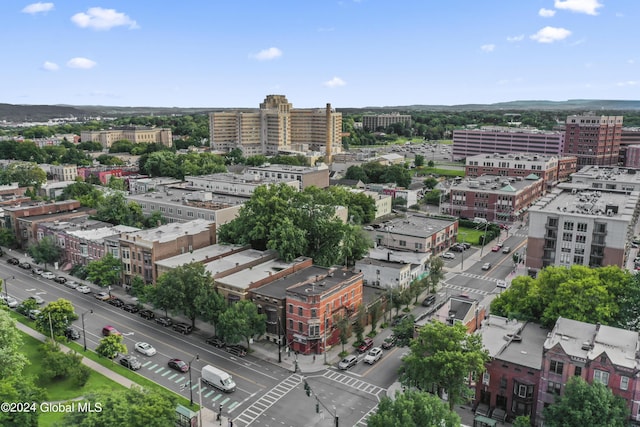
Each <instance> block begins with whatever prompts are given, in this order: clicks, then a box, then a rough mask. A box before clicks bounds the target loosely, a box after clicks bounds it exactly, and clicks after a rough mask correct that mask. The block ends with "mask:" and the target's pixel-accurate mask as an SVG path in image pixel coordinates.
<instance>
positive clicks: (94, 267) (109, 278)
mask: <svg viewBox="0 0 640 427" xmlns="http://www.w3.org/2000/svg"><path fill="white" fill-rule="evenodd" d="M86 272H87V279H89V280H90V281H92V282H93V283H95V284H96V285H99V286H102V287H107V286H115V285H117V284H118V283H120V274H121V272H122V262H121V261H120V260H119V259H118V258H116V257H114V256H113V254H111V253H107V254H106V255H105V256H104V257H102V258H101V259H96V260H94V261H90V262H89V263H88V264H87V267H86Z"/></svg>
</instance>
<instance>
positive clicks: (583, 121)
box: [564, 114, 623, 167]
mask: <svg viewBox="0 0 640 427" xmlns="http://www.w3.org/2000/svg"><path fill="white" fill-rule="evenodd" d="M622 121H623V116H600V115H594V114H585V115H580V116H575V115H574V116H568V117H567V120H566V124H565V145H564V153H565V154H566V155H573V156H576V157H577V158H578V167H582V166H587V165H598V166H615V165H617V164H618V160H619V159H618V157H619V154H620V141H621V139H622Z"/></svg>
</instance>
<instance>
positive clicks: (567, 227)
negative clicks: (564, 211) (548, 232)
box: [564, 221, 573, 230]
mask: <svg viewBox="0 0 640 427" xmlns="http://www.w3.org/2000/svg"><path fill="white" fill-rule="evenodd" d="M564 229H565V230H573V222H572V221H569V222H565V223H564Z"/></svg>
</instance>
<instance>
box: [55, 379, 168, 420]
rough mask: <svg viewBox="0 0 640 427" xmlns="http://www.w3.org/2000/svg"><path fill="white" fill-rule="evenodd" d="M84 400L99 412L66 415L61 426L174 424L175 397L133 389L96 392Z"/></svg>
mask: <svg viewBox="0 0 640 427" xmlns="http://www.w3.org/2000/svg"><path fill="white" fill-rule="evenodd" d="M87 400H88V401H89V403H91V405H92V407H94V408H95V407H96V405H100V407H101V409H102V410H101V411H100V412H97V411H96V412H80V411H75V412H70V413H68V414H67V415H65V418H64V420H63V423H62V424H63V425H68V426H73V427H124V426H133V427H136V426H144V427H166V426H172V425H175V417H176V406H177V404H178V399H177V397H176V395H175V394H172V393H168V392H165V391H160V390H158V389H151V390H147V389H142V388H140V387H137V386H133V387H131V388H127V389H124V390H117V391H113V390H99V391H97V392H95V393H93V394H91V395H89V396H87Z"/></svg>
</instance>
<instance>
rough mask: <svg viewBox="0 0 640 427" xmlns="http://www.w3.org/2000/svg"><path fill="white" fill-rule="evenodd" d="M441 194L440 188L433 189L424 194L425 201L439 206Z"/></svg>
mask: <svg viewBox="0 0 640 427" xmlns="http://www.w3.org/2000/svg"><path fill="white" fill-rule="evenodd" d="M441 194H442V192H441V191H440V190H431V191H429V192H428V193H426V194H425V195H424V202H425V203H426V204H428V205H432V206H439V205H440V196H441Z"/></svg>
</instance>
